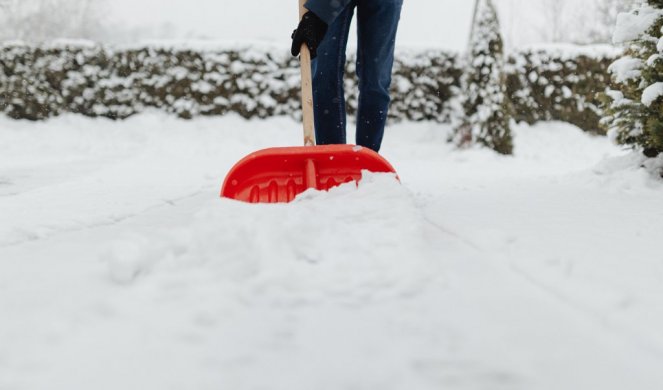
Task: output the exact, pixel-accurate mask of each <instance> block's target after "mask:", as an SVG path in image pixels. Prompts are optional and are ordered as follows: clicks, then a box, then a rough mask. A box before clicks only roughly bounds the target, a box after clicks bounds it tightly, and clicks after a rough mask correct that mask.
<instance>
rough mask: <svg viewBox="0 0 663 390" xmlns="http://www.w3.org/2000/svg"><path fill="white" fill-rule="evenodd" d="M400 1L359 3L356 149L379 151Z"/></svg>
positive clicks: (387, 104) (388, 98)
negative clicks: (365, 148)
mask: <svg viewBox="0 0 663 390" xmlns="http://www.w3.org/2000/svg"><path fill="white" fill-rule="evenodd" d="M402 6H403V0H358V4H357V30H358V41H359V42H358V50H357V77H358V78H359V107H358V113H357V145H362V146H365V147H367V148H371V149H373V150H375V151H379V150H380V146H381V144H382V138H383V135H384V127H385V125H386V122H387V113H388V109H389V103H390V102H391V98H390V96H389V88H390V86H391V71H392V68H393V64H394V47H395V45H396V32H397V30H398V22H399V21H400V14H401V8H402Z"/></svg>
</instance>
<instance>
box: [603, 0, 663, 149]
mask: <svg viewBox="0 0 663 390" xmlns="http://www.w3.org/2000/svg"><path fill="white" fill-rule="evenodd" d="M662 28H663V0H645V1H643V2H642V3H641V4H640V5H638V6H636V7H635V9H634V10H633V11H631V12H630V13H628V14H622V15H621V16H620V18H619V22H618V25H617V29H616V31H615V36H614V41H615V43H620V44H624V45H625V46H626V51H625V54H624V56H623V57H622V58H620V59H619V60H617V61H616V62H614V63H613V64H612V65H611V66H610V68H609V70H610V72H611V73H612V76H613V80H614V82H615V85H616V86H617V89H615V90H608V91H607V93H606V94H605V95H604V97H603V101H604V104H605V106H606V107H605V109H606V117H605V118H604V119H603V121H602V124H603V126H605V127H606V130H607V131H608V132H609V134H611V136H613V137H614V139H616V140H617V142H618V143H620V144H622V145H628V146H631V147H633V148H638V149H642V150H643V151H644V153H645V154H646V155H647V156H649V157H655V156H657V155H658V154H660V153H663V39H661V38H662V35H663V32H662Z"/></svg>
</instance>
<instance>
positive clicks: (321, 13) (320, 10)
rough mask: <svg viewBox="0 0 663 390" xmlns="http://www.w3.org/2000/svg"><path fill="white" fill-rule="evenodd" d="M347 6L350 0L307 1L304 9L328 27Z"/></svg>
mask: <svg viewBox="0 0 663 390" xmlns="http://www.w3.org/2000/svg"><path fill="white" fill-rule="evenodd" d="M348 4H350V0H308V1H307V2H306V5H304V7H306V9H307V10H309V11H311V12H313V13H314V14H316V15H317V16H318V17H319V18H320V19H322V20H323V21H324V22H325V23H327V25H328V26H329V25H331V24H332V23H333V22H334V20H336V18H337V17H338V15H340V14H341V12H343V9H345V7H346V6H347V5H348Z"/></svg>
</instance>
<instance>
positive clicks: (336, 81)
mask: <svg viewBox="0 0 663 390" xmlns="http://www.w3.org/2000/svg"><path fill="white" fill-rule="evenodd" d="M355 6H356V1H352V2H350V4H349V5H348V6H347V7H346V8H345V10H344V11H343V12H342V13H341V14H340V15H339V16H338V17H337V18H336V20H335V21H334V23H332V24H331V26H329V29H328V30H327V35H326V36H325V39H323V41H322V42H321V44H320V46H319V47H318V57H317V58H316V59H315V60H313V63H312V67H313V69H312V71H313V107H314V111H315V138H316V143H317V144H318V145H330V144H344V143H345V142H346V135H345V130H346V128H345V127H346V116H345V93H344V90H343V75H344V73H345V61H346V57H345V48H346V46H347V43H348V34H349V33H350V24H351V22H352V17H353V15H354V9H355Z"/></svg>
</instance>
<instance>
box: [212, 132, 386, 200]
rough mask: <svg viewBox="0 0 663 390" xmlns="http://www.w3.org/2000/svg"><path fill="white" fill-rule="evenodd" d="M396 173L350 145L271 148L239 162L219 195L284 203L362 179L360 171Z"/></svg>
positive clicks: (364, 150) (375, 156)
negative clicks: (313, 190) (310, 192)
mask: <svg viewBox="0 0 663 390" xmlns="http://www.w3.org/2000/svg"><path fill="white" fill-rule="evenodd" d="M364 170H366V171H370V172H385V173H389V172H390V173H396V172H395V171H394V168H393V167H392V166H391V165H390V164H389V163H388V162H387V161H386V160H385V159H383V158H382V157H381V156H380V155H379V154H377V153H375V152H374V151H372V150H370V149H368V148H362V147H359V146H352V145H329V146H304V147H292V148H272V149H265V150H261V151H259V152H256V153H253V154H251V155H249V156H247V157H245V158H244V159H243V160H241V161H240V162H238V163H237V164H236V165H235V166H234V167H233V169H232V170H231V171H230V173H229V174H228V176H227V177H226V180H225V183H224V184H223V189H222V192H221V196H222V197H225V198H231V199H236V200H241V201H244V202H250V203H287V202H291V201H292V200H293V199H294V198H295V197H296V196H297V195H298V194H300V193H302V192H304V191H306V190H307V189H310V188H313V189H317V190H325V191H327V190H329V189H331V188H333V187H336V186H338V185H341V184H343V183H348V182H352V181H355V182H357V181H359V180H361V175H362V171H364Z"/></svg>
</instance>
